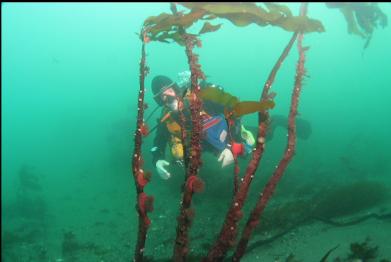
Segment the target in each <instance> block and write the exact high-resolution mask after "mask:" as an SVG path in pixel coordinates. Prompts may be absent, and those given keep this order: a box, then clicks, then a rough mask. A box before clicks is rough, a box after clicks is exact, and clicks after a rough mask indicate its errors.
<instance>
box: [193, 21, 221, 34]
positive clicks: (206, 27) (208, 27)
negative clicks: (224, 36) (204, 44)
mask: <svg viewBox="0 0 391 262" xmlns="http://www.w3.org/2000/svg"><path fill="white" fill-rule="evenodd" d="M220 27H221V24H218V25H211V24H210V23H209V22H205V23H204V25H203V26H202V28H201V30H200V32H199V33H198V34H199V35H200V34H205V33H209V32H214V31H217V30H219V29H220Z"/></svg>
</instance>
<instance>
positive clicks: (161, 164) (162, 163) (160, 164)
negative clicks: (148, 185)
mask: <svg viewBox="0 0 391 262" xmlns="http://www.w3.org/2000/svg"><path fill="white" fill-rule="evenodd" d="M169 165H170V163H169V162H167V161H166V160H158V161H157V162H156V170H157V172H158V174H159V176H160V177H161V178H163V179H165V180H167V179H169V178H170V177H171V174H170V173H169V172H168V171H167V170H166V169H165V168H164V167H165V166H169Z"/></svg>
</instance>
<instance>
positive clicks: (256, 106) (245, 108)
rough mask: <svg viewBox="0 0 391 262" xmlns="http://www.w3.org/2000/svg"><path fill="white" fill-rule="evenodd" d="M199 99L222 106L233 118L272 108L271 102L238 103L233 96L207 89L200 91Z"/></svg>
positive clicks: (216, 89)
mask: <svg viewBox="0 0 391 262" xmlns="http://www.w3.org/2000/svg"><path fill="white" fill-rule="evenodd" d="M200 97H201V99H202V100H204V101H212V102H214V103H217V104H220V105H222V106H224V108H225V111H226V115H227V116H230V115H232V116H233V117H241V116H243V115H246V114H251V113H255V112H260V111H265V110H267V109H271V108H273V107H274V102H273V101H272V100H264V101H262V102H258V101H242V102H240V101H239V99H238V98H237V97H236V96H233V95H231V94H229V93H227V92H224V91H223V90H221V89H218V88H213V87H207V88H204V89H202V90H201V91H200Z"/></svg>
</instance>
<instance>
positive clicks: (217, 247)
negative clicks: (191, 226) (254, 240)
mask: <svg viewBox="0 0 391 262" xmlns="http://www.w3.org/2000/svg"><path fill="white" fill-rule="evenodd" d="M296 37H297V33H294V34H293V35H292V37H291V39H290V40H289V43H288V44H287V45H286V47H285V49H284V51H283V52H282V54H281V55H280V57H279V59H278V60H277V62H276V64H275V65H274V67H273V69H272V71H271V72H270V74H269V77H268V79H267V81H266V82H265V84H264V86H263V91H262V95H261V98H260V101H265V100H267V99H268V96H269V91H270V88H271V86H272V84H273V82H274V79H275V77H276V74H277V72H278V70H279V68H280V67H281V65H282V63H283V61H284V60H285V58H286V57H287V56H288V54H289V51H290V50H291V48H292V45H293V43H294V42H295V40H296ZM259 114H266V115H267V114H268V113H267V111H264V112H263V113H259ZM263 119H264V118H263ZM266 130H267V123H266V121H261V117H260V118H259V127H258V139H257V143H256V146H255V149H254V151H253V153H252V157H251V161H250V163H249V165H248V167H247V170H246V174H245V176H244V177H243V178H242V182H241V183H240V186H239V190H238V191H237V192H236V194H235V196H234V200H233V202H232V203H231V206H230V209H229V211H228V213H227V215H226V217H225V221H224V224H223V227H222V229H221V231H220V235H219V237H218V239H217V240H216V242H215V244H214V245H213V247H212V248H211V249H210V251H209V253H208V255H207V257H205V258H204V261H221V260H223V259H224V257H225V256H226V253H227V251H228V249H229V248H230V247H232V246H233V245H234V244H235V239H236V236H237V223H238V222H239V220H240V219H241V217H242V216H243V213H242V208H243V205H244V202H245V201H246V198H247V193H248V190H249V187H250V184H251V182H252V180H253V178H254V174H255V172H256V170H257V168H258V165H259V162H260V160H261V157H262V155H263V152H264V146H265V141H266V140H265V137H266Z"/></svg>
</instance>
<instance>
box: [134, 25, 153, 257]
mask: <svg viewBox="0 0 391 262" xmlns="http://www.w3.org/2000/svg"><path fill="white" fill-rule="evenodd" d="M140 36H141V37H140V38H141V41H142V47H141V61H140V91H139V95H138V112H137V126H136V130H135V134H134V151H133V161H132V171H133V178H134V182H135V185H136V191H137V198H136V203H137V204H136V209H137V212H138V237H137V244H136V249H135V253H134V261H143V257H144V247H145V241H146V236H147V230H148V227H149V224H150V223H151V221H150V220H149V218H148V216H147V212H149V211H152V204H153V197H151V196H147V195H146V194H145V193H144V186H145V185H146V184H147V183H148V181H149V179H148V177H147V176H146V174H147V173H146V172H145V173H144V171H143V169H142V165H143V160H142V157H141V146H142V136H143V135H144V134H145V133H143V132H144V119H143V118H144V94H145V84H144V81H145V76H146V74H147V73H148V67H146V65H145V38H144V36H145V33H144V31H142V33H141V35H140Z"/></svg>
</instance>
